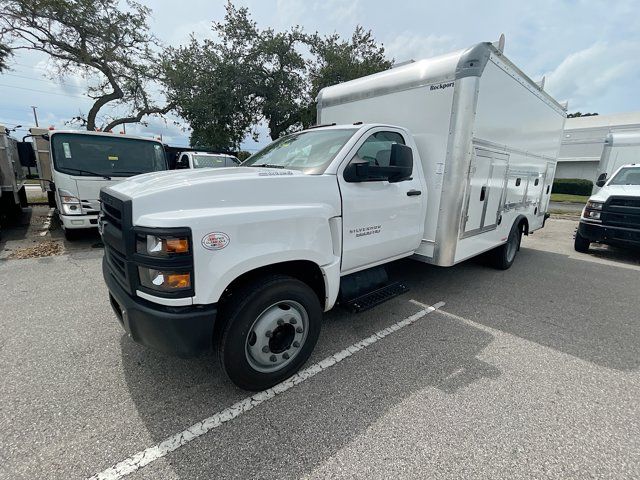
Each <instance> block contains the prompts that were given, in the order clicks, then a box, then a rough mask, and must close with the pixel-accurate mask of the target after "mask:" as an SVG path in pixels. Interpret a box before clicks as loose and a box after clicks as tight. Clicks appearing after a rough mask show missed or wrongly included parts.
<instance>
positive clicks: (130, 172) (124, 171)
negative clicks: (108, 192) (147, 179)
mask: <svg viewBox="0 0 640 480" xmlns="http://www.w3.org/2000/svg"><path fill="white" fill-rule="evenodd" d="M111 173H112V174H113V175H116V174H118V173H127V174H131V175H140V174H141V173H148V172H135V171H133V170H116V171H115V172H111Z"/></svg>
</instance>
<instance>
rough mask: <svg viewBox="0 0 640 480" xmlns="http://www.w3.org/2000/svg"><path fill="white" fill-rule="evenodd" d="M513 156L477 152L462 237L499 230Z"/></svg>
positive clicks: (466, 201)
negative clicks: (510, 159) (510, 162)
mask: <svg viewBox="0 0 640 480" xmlns="http://www.w3.org/2000/svg"><path fill="white" fill-rule="evenodd" d="M508 164H509V155H507V154H504V153H499V152H492V151H490V150H485V149H482V148H477V147H476V148H475V149H474V154H473V159H472V161H471V167H470V169H469V182H468V184H467V189H466V192H467V193H466V198H465V214H464V215H463V217H462V221H463V228H462V237H468V236H471V235H476V234H478V233H482V232H486V231H488V230H492V229H494V228H496V226H497V223H498V218H499V216H500V210H501V206H502V204H503V195H504V187H505V181H506V175H507V167H508Z"/></svg>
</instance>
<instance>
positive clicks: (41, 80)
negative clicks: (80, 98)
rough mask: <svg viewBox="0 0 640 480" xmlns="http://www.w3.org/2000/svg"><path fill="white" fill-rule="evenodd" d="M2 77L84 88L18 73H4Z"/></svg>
mask: <svg viewBox="0 0 640 480" xmlns="http://www.w3.org/2000/svg"><path fill="white" fill-rule="evenodd" d="M2 75H8V76H10V77H17V78H25V79H27V80H35V81H36V82H45V83H49V84H51V85H67V86H69V87H73V88H82V87H79V86H78V85H73V84H71V83H67V82H64V81H62V80H60V81H59V82H55V81H53V80H46V79H44V78H36V77H28V76H26V75H18V74H16V73H3V74H2Z"/></svg>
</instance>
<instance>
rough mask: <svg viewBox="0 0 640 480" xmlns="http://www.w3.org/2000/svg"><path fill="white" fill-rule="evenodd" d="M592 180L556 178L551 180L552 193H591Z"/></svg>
mask: <svg viewBox="0 0 640 480" xmlns="http://www.w3.org/2000/svg"><path fill="white" fill-rule="evenodd" d="M592 189H593V182H592V181H591V180H583V179H581V178H556V179H555V180H554V181H553V190H552V192H553V193H568V194H570V195H591V190H592Z"/></svg>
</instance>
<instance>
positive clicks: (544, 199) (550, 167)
mask: <svg viewBox="0 0 640 480" xmlns="http://www.w3.org/2000/svg"><path fill="white" fill-rule="evenodd" d="M555 172H556V165H555V163H553V162H547V169H546V171H545V174H544V184H543V186H542V192H540V208H538V215H544V214H545V213H546V212H547V209H548V208H549V200H551V189H552V188H553V177H555Z"/></svg>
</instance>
